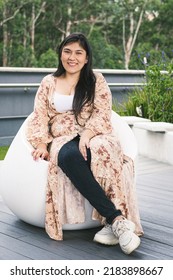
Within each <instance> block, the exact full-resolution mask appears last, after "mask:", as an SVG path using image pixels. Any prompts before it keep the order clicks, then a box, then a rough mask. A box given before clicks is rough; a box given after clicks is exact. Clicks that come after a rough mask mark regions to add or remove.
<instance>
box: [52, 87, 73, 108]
mask: <svg viewBox="0 0 173 280" xmlns="http://www.w3.org/2000/svg"><path fill="white" fill-rule="evenodd" d="M73 98H74V95H65V94H60V93H57V92H55V93H54V106H55V108H56V110H57V112H58V113H65V112H67V111H71V110H72V104H73Z"/></svg>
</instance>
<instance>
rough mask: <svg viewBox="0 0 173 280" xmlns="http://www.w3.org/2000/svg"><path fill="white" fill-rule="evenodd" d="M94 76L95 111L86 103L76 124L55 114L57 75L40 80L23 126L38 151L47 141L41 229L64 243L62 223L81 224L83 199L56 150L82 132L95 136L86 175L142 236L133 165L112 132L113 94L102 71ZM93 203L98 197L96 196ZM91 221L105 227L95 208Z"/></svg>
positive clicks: (67, 116) (69, 114)
mask: <svg viewBox="0 0 173 280" xmlns="http://www.w3.org/2000/svg"><path fill="white" fill-rule="evenodd" d="M95 75H96V89H95V100H94V108H93V111H92V113H91V106H90V105H85V106H84V107H83V109H82V112H81V114H80V116H79V119H78V121H79V124H80V125H79V124H77V122H76V120H75V117H74V114H73V112H72V111H67V112H65V113H58V112H57V111H56V109H55V106H54V93H55V84H56V77H54V76H53V75H51V74H50V75H47V76H46V77H44V78H43V80H42V82H41V84H40V87H39V89H38V91H37V94H36V97H35V104H34V111H33V113H32V114H31V116H30V118H29V120H28V125H27V131H26V134H27V139H28V141H29V142H30V143H31V144H32V145H33V147H37V145H38V144H39V143H46V144H47V145H48V149H49V152H50V161H49V168H48V177H47V190H46V213H45V215H46V216H45V229H46V232H47V233H48V235H49V236H50V237H51V238H53V239H56V240H62V239H63V232H62V225H63V224H75V223H82V222H84V221H85V204H84V197H83V196H82V195H81V194H80V193H79V192H78V190H77V189H76V188H75V187H74V186H73V184H72V183H71V181H70V180H69V178H68V177H67V176H66V175H65V174H64V173H63V171H62V170H61V168H60V167H58V165H57V158H58V152H59V150H60V149H61V147H62V146H63V145H64V144H65V143H67V142H68V141H70V140H71V139H73V138H74V137H76V136H77V135H80V134H81V133H82V132H83V130H84V129H90V130H92V131H93V132H94V135H95V136H94V137H93V138H92V139H91V140H90V149H91V155H92V158H91V171H92V173H93V175H94V177H95V178H96V180H97V181H98V182H99V184H100V185H101V187H102V188H103V189H104V190H105V192H106V194H107V196H108V197H109V198H110V199H111V200H112V201H113V203H114V204H115V206H116V208H117V209H120V210H121V211H122V214H123V215H124V216H125V217H126V218H127V219H129V220H132V221H133V222H134V223H135V225H136V234H138V235H142V233H143V231H142V227H141V224H140V217H139V211H138V206H137V201H136V193H135V186H134V165H133V161H132V159H131V158H129V157H127V156H126V155H124V154H123V152H122V149H121V146H120V143H119V141H118V139H117V136H116V135H115V133H114V134H112V125H111V110H112V96H111V92H110V90H109V87H108V85H107V83H106V81H105V79H104V77H103V75H102V74H101V73H95ZM95 199H97V197H96V198H95ZM92 219H98V220H100V222H101V223H104V221H105V218H103V217H101V216H100V215H99V213H98V212H97V211H96V209H93V213H92Z"/></svg>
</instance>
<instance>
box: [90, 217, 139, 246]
mask: <svg viewBox="0 0 173 280" xmlns="http://www.w3.org/2000/svg"><path fill="white" fill-rule="evenodd" d="M127 224H128V227H129V229H130V230H131V231H132V232H133V231H135V224H134V223H132V222H131V221H128V220H127ZM93 240H94V241H96V242H99V243H101V244H105V245H117V244H118V243H119V240H118V238H117V237H116V236H115V234H114V233H113V230H112V225H109V224H107V225H106V226H104V227H103V228H102V229H101V230H100V231H98V232H97V233H96V234H95V236H94V239H93Z"/></svg>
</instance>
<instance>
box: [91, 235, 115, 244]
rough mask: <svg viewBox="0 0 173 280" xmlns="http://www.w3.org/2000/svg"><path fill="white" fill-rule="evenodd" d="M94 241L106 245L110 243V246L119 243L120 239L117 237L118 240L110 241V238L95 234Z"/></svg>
mask: <svg viewBox="0 0 173 280" xmlns="http://www.w3.org/2000/svg"><path fill="white" fill-rule="evenodd" d="M93 241H94V242H98V243H101V244H104V245H109V246H112V245H117V244H118V243H119V241H118V240H117V239H116V240H112V241H111V242H109V241H108V240H106V238H104V237H103V236H102V237H101V238H100V237H99V236H97V235H96V236H94V239H93Z"/></svg>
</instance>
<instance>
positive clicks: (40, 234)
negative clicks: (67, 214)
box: [0, 157, 173, 260]
mask: <svg viewBox="0 0 173 280" xmlns="http://www.w3.org/2000/svg"><path fill="white" fill-rule="evenodd" d="M137 194H138V200H139V208H140V213H141V220H142V225H143V229H144V232H145V234H144V236H143V237H142V238H141V245H140V247H139V248H138V249H137V250H136V251H135V252H133V253H132V254H131V255H130V256H126V255H125V254H123V253H122V251H121V250H120V248H119V245H117V246H104V245H101V244H97V243H95V242H92V239H93V236H94V234H95V232H96V231H98V228H97V229H90V230H81V231H65V232H64V241H54V240H51V239H50V238H49V237H48V236H47V234H46V233H45V231H44V229H41V228H37V227H34V226H31V225H28V224H26V223H24V222H22V221H20V220H19V219H18V218H17V217H16V216H14V215H13V214H12V213H11V212H10V210H9V209H8V208H7V207H6V206H5V205H4V203H3V201H2V199H0V259H1V260H27V259H30V260H127V259H131V260H157V259H158V260H172V259H173V218H172V216H173V166H171V165H167V164H164V163H160V162H157V161H155V160H151V159H148V158H144V157H139V162H138V174H137Z"/></svg>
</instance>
